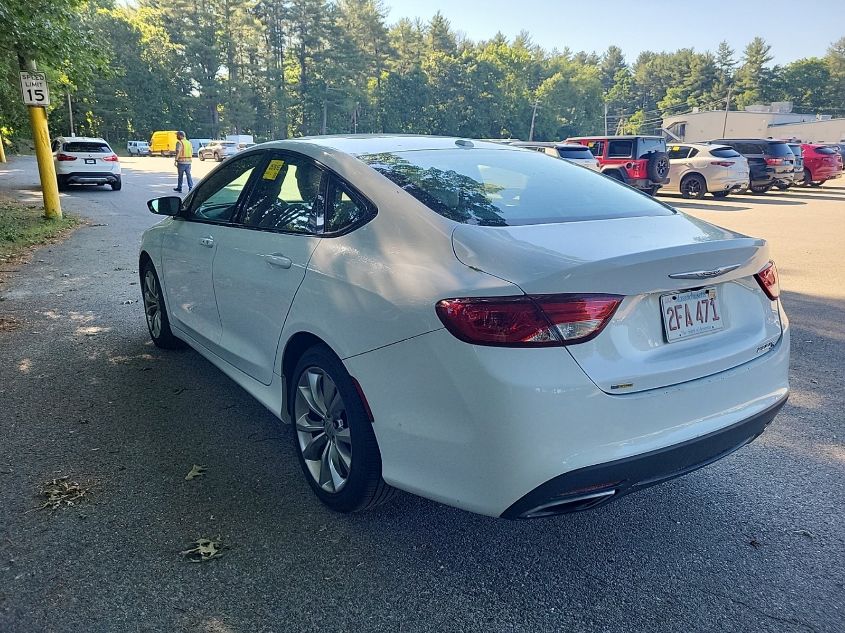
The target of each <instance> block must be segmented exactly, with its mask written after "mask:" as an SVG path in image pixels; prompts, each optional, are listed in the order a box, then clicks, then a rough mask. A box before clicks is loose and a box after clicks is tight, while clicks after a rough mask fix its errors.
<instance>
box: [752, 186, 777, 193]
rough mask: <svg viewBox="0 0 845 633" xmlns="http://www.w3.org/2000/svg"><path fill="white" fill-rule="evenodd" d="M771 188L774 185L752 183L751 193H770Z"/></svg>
mask: <svg viewBox="0 0 845 633" xmlns="http://www.w3.org/2000/svg"><path fill="white" fill-rule="evenodd" d="M771 188H772V185H751V193H756V194H758V195H762V194H764V193H769V190H770V189H771Z"/></svg>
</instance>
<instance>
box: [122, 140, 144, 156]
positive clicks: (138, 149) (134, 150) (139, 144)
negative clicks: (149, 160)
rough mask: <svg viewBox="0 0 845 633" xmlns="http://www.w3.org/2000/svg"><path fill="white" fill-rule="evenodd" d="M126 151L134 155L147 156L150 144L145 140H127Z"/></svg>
mask: <svg viewBox="0 0 845 633" xmlns="http://www.w3.org/2000/svg"><path fill="white" fill-rule="evenodd" d="M126 151H127V152H129V155H130V156H132V155H133V154H134V155H136V156H149V155H150V144H149V143H147V141H129V142H128V143H127V144H126Z"/></svg>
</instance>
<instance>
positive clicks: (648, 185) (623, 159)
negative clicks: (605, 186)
mask: <svg viewBox="0 0 845 633" xmlns="http://www.w3.org/2000/svg"><path fill="white" fill-rule="evenodd" d="M566 142H567V143H579V144H581V145H586V146H587V147H589V148H590V151H591V152H592V153H593V156H595V157H596V158H597V159H598V161H599V168H600V169H601V172H602V173H603V174H604V175H606V176H610V177H611V178H615V179H616V180H621V181H622V182H624V183H625V184H626V185H629V186H631V187H635V188H637V189H639V190H640V191H644V192H646V193H648V194H651V195H652V196H653V195H654V194H655V193H657V190H658V189H660V187H662V186H663V185H665V184H667V183H668V182H669V157H668V156H667V155H666V140H665V139H664V138H663V137H662V136H589V137H588V136H579V137H575V138H568V139H566Z"/></svg>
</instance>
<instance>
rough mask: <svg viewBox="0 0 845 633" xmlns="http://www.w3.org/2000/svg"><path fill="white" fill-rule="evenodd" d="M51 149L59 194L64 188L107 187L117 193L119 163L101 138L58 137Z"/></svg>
mask: <svg viewBox="0 0 845 633" xmlns="http://www.w3.org/2000/svg"><path fill="white" fill-rule="evenodd" d="M51 148H52V150H53V164H54V165H55V168H56V180H57V181H58V185H59V190H60V191H63V190H65V189H67V186H68V185H110V186H111V188H112V189H113V190H114V191H118V190H120V188H121V185H122V182H121V172H120V160H119V159H118V157H117V154H115V153H114V151H113V150H112V148H111V146H110V145H109V144H108V143H107V142H106V141H104V140H103V139H101V138H89V137H87V136H73V137H64V136H60V137H59V138H57V139H55V140H54V141H53V144H52V146H51Z"/></svg>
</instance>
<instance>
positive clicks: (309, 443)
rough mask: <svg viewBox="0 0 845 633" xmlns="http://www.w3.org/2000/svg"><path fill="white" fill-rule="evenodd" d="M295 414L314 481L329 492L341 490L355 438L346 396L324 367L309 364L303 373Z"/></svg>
mask: <svg viewBox="0 0 845 633" xmlns="http://www.w3.org/2000/svg"><path fill="white" fill-rule="evenodd" d="M294 416H295V424H296V434H297V439H298V443H299V449H300V450H301V451H302V456H303V458H304V460H305V464H306V466H307V467H308V471H309V472H310V473H311V476H312V477H313V478H314V481H316V482H317V485H318V486H320V488H322V489H323V490H325V491H326V492H329V493H337V492H340V491H341V490H342V489H343V487H344V486H345V485H346V482H347V480H348V479H349V473H350V470H351V467H352V437H351V434H350V431H349V424H348V419H347V412H346V405H345V404H344V402H343V397H342V396H341V395H340V391H338V388H337V385H336V384H335V382H334V381H333V380H332V378H331V377H330V376H329V375H328V374H327V373H326V372H325V371H324V370H322V369H321V368H319V367H314V366H312V367H308V368H307V369H305V371H303V372H302V374H301V375H300V377H299V381H298V383H297V387H296V397H295V400H294Z"/></svg>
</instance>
